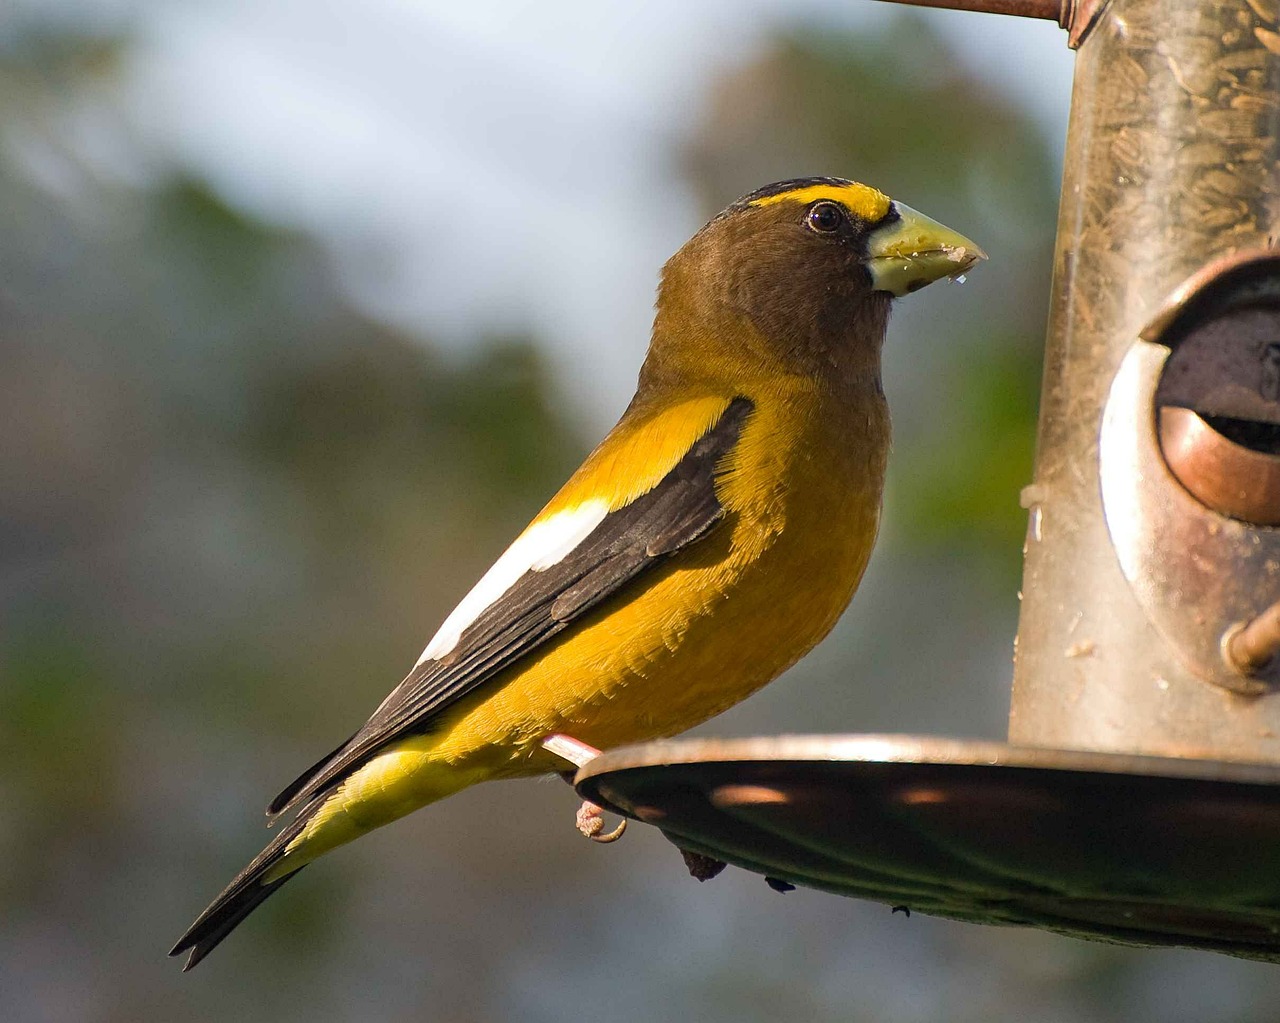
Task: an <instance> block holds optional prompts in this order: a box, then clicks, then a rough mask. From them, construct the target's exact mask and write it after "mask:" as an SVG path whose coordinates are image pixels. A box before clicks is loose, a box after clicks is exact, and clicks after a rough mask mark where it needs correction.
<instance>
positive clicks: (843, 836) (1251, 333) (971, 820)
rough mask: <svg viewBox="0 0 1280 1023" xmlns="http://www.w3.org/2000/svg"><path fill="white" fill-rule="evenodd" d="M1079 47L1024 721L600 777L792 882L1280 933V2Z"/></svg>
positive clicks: (1162, 17)
mask: <svg viewBox="0 0 1280 1023" xmlns="http://www.w3.org/2000/svg"><path fill="white" fill-rule="evenodd" d="M908 2H919V3H922V4H924V5H926V6H936V7H952V8H965V9H970V10H980V11H988V12H995V13H1004V14H1020V15H1026V16H1032V17H1048V18H1053V19H1056V20H1057V21H1058V22H1059V24H1061V25H1062V26H1063V27H1064V28H1065V29H1067V31H1068V42H1069V45H1071V46H1072V47H1074V48H1076V49H1077V55H1076V69H1075V83H1074V91H1073V98H1072V107H1071V120H1070V127H1069V130H1068V135H1067V148H1066V160H1065V167H1064V174H1063V185H1062V200H1061V206H1060V212H1059V225H1058V238H1057V247H1056V252H1055V260H1054V280H1053V297H1052V307H1051V314H1050V320H1049V328H1048V339H1047V345H1046V352H1045V372H1044V385H1043V393H1042V395H1041V412H1040V426H1039V437H1038V444H1037V452H1036V462H1035V474H1034V479H1033V482H1032V483H1031V484H1030V485H1029V486H1027V487H1026V488H1025V489H1024V490H1023V492H1022V495H1021V497H1022V503H1023V506H1024V507H1025V508H1026V509H1027V512H1028V529H1027V541H1026V552H1025V565H1024V582H1023V588H1022V589H1023V594H1024V597H1023V602H1022V609H1021V617H1020V621H1019V626H1018V636H1017V640H1016V658H1015V670H1014V678H1013V698H1012V706H1011V712H1010V718H1009V741H1008V743H994V742H974V741H965V740H951V739H940V738H925V737H911V736H892V735H882V736H857V735H852V736H828V737H822V736H814V737H794V738H789V737H778V738H760V739H744V740H733V741H723V742H718V741H708V740H686V741H670V742H661V743H650V744H646V745H642V746H634V747H629V748H625V749H619V750H615V751H612V752H609V753H606V754H604V755H602V756H600V757H598V758H596V759H594V760H592V761H591V762H589V763H588V764H586V765H585V766H584V767H583V768H582V769H581V770H580V771H579V772H578V775H577V778H576V785H577V788H578V791H579V793H580V794H582V795H583V797H584V798H586V799H589V800H592V801H593V802H596V803H598V804H600V805H602V806H604V807H606V808H608V809H611V810H614V811H617V812H618V813H621V814H623V815H625V816H627V817H631V818H635V819H637V820H641V821H646V822H648V823H651V824H654V825H656V826H657V827H659V828H661V829H662V830H663V832H664V833H665V834H666V835H667V836H668V837H669V838H671V839H672V841H674V842H675V843H676V844H677V845H678V846H680V847H681V848H682V849H684V850H686V851H688V852H689V853H691V854H696V855H700V856H702V857H707V858H709V859H707V860H705V861H697V860H696V859H695V861H694V862H705V863H711V862H713V861H725V862H728V863H732V864H735V865H737V866H740V867H743V868H745V869H747V870H753V871H757V872H759V873H761V874H764V875H765V876H766V877H769V878H771V879H776V880H777V881H782V882H787V883H789V884H797V885H805V886H809V887H813V888H818V889H822V890H825V891H830V892H836V893H839V894H842V895H851V896H856V897H859V898H866V899H872V900H876V901H880V902H884V903H887V904H889V905H891V906H895V907H907V908H910V909H911V910H914V911H921V912H926V913H934V914H938V915H941V916H947V917H953V918H957V919H962V920H970V921H976V922H985V923H999V924H1021V925H1030V926H1036V927H1042V928H1046V929H1049V930H1054V931H1059V932H1063V933H1068V934H1073V935H1076V936H1079V937H1086V938H1096V939H1102V940H1107V941H1118V942H1123V943H1130V944H1137V945H1181V946H1189V947H1194V948H1204V949H1213V950H1216V951H1220V952H1226V953H1230V954H1232V955H1238V956H1244V957H1248V958H1254V959H1263V960H1270V961H1280V869H1277V868H1278V867H1280V692H1278V687H1280V656H1277V652H1278V651H1280V249H1275V248H1272V246H1273V245H1275V243H1276V232H1277V230H1278V229H1280V169H1278V168H1280V163H1278V162H1277V161H1278V159H1280V24H1278V21H1280V4H1278V3H1277V2H1276V0H1218V2H1213V3H1210V2H1207V0H1204V2H1195V0H1109V2H1107V0H908Z"/></svg>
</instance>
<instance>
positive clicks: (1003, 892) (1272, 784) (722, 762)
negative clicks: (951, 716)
mask: <svg viewBox="0 0 1280 1023" xmlns="http://www.w3.org/2000/svg"><path fill="white" fill-rule="evenodd" d="M1277 783H1280V767H1278V766H1272V765H1264V764H1253V763H1230V762H1223V761H1212V760H1199V759H1174V758H1165V757H1148V756H1130V755H1123V754H1112V753H1094V752H1086V751H1077V750H1056V749H1044V748H1035V747H1020V746H1011V745H1006V744H1004V743H998V742H981V741H966V740H956V739H942V738H933V737H919V736H901V735H851V736H780V737H773V738H752V739H736V740H682V741H674V742H658V743H649V744H646V745H640V746H632V747H626V748H622V749H618V750H614V751H612V752H609V753H605V754H602V755H601V756H599V757H598V758H596V759H595V760H592V761H591V762H590V763H588V764H586V765H585V766H584V767H583V768H582V769H581V770H580V771H579V772H578V775H577V778H576V779H575V786H576V788H577V790H578V793H579V794H580V795H581V796H582V797H583V798H584V799H589V800H591V801H592V802H594V803H598V804H599V805H601V806H603V807H605V808H606V809H609V810H612V811H613V812H615V813H619V814H622V815H624V816H626V817H630V818H634V819H636V820H639V821H643V822H645V823H648V824H652V825H654V826H656V827H658V828H659V829H661V830H662V832H663V833H664V834H665V835H666V837H667V838H668V839H670V840H671V841H672V842H674V843H675V844H676V845H677V846H679V847H681V848H682V849H687V850H690V851H692V852H697V853H702V854H704V855H706V856H711V857H714V858H715V859H718V860H724V861H725V862H727V863H731V864H733V865H735V866H738V867H742V868H743V869H746V870H750V871H754V872H756V873H760V874H764V875H765V876H767V877H776V878H780V879H782V880H785V881H789V882H791V883H792V884H796V885H802V886H805V887H808V888H817V889H820V890H822V891H827V892H832V893H835V894H838V895H847V896H853V897H856V898H861V899H869V900H872V901H875V902H882V903H885V904H887V905H890V906H893V907H895V908H897V907H905V908H907V909H909V910H911V911H912V912H921V913H927V914H931V915H935V916H943V917H950V918H953V919H957V920H966V921H972V922H977V923H987V924H1007V925H1023V926H1034V927H1039V928H1042V929H1045V930H1051V931H1056V932H1059V933H1062V934H1068V935H1072V936H1075V937H1082V938H1090V939H1093V940H1102V941H1109V942H1116V943H1121V944H1127V945H1147V946H1152V945H1163V946H1185V947H1188V948H1199V949H1209V950H1212V951H1216V952H1224V953H1227V954H1230V955H1234V956H1240V957H1244V958H1248V959H1258V960H1264V961H1269V962H1280V787H1278V784H1277Z"/></svg>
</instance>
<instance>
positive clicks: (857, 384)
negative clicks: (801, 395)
mask: <svg viewBox="0 0 1280 1023" xmlns="http://www.w3.org/2000/svg"><path fill="white" fill-rule="evenodd" d="M666 283H667V282H664V285H665V284H666ZM888 317H889V300H888V296H887V295H878V294H877V295H873V296H871V297H870V298H869V300H868V301H866V302H863V303H860V304H859V305H858V306H857V307H855V308H853V309H852V310H850V315H848V316H847V317H844V318H842V319H840V320H838V321H837V320H834V319H833V321H832V322H827V323H815V322H793V323H773V324H770V325H769V327H770V331H769V333H767V334H766V333H765V330H764V329H762V325H760V324H759V323H757V322H756V320H755V319H753V318H752V317H751V316H750V315H749V314H747V313H744V312H741V311H738V310H735V309H733V308H731V307H729V305H728V304H726V303H723V302H719V301H716V300H714V298H709V297H708V296H707V295H705V294H704V293H703V292H702V290H701V289H690V288H685V289H674V288H673V289H668V288H666V287H665V286H664V289H663V293H661V294H660V296H659V301H658V313H657V316H656V317H655V319H654V324H653V336H652V339H651V341H650V345H649V354H648V356H647V357H646V359H645V363H644V367H643V368H642V370H641V373H640V383H641V387H642V388H646V387H648V388H655V387H664V386H674V385H675V384H676V383H677V382H678V383H679V385H680V386H681V387H687V386H690V385H693V386H694V387H697V388H699V389H704V390H705V389H711V390H713V391H716V392H724V393H726V394H729V393H744V394H748V395H750V394H751V393H760V392H769V393H779V394H791V393H795V392H816V393H820V394H824V395H826V396H828V397H829V398H830V399H832V400H833V401H835V402H837V403H839V402H849V401H858V400H859V399H862V398H864V397H867V396H875V395H882V394H883V391H882V388H881V382H880V350H881V343H882V341H883V338H884V333H885V328H886V325H887V322H888Z"/></svg>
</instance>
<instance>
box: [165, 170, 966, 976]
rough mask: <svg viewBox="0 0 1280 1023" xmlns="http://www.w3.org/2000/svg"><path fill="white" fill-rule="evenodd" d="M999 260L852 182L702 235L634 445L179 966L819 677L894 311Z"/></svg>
mask: <svg viewBox="0 0 1280 1023" xmlns="http://www.w3.org/2000/svg"><path fill="white" fill-rule="evenodd" d="M982 258H984V254H983V252H982V250H981V249H979V248H978V247H977V246H976V245H975V244H974V243H973V242H971V241H969V240H968V239H967V238H964V237H962V236H961V235H959V234H956V233H955V232H953V231H951V230H948V229H947V228H945V227H943V226H942V225H941V224H938V223H936V222H934V221H932V220H929V219H928V218H927V217H924V216H922V215H921V214H919V213H917V212H915V211H914V210H912V209H910V208H909V207H907V206H903V205H901V204H900V203H896V202H893V201H891V200H890V199H889V198H888V196H886V195H884V194H883V193H881V192H879V191H877V190H876V189H874V188H870V187H868V186H866V185H860V184H857V183H855V182H851V181H846V180H844V179H841V178H804V179H797V180H792V181H782V182H778V183H776V184H772V185H767V186H765V187H764V188H761V189H759V190H757V191H755V192H752V193H751V194H750V195H747V196H745V197H743V198H742V199H740V200H739V201H738V202H735V203H734V204H733V205H732V206H729V207H728V208H727V209H726V210H724V211H723V212H722V213H720V214H719V215H718V216H717V217H715V219H713V220H712V221H711V222H710V223H708V224H707V225H706V226H705V227H703V228H702V229H701V230H700V231H699V232H698V233H697V234H696V235H694V236H693V238H692V239H691V240H690V241H689V242H688V243H686V244H685V246H684V247H683V248H681V249H680V251H679V252H677V253H676V254H675V255H674V256H673V257H672V258H671V259H670V260H669V261H668V262H667V264H666V266H665V267H664V268H663V271H662V279H661V284H660V286H659V289H658V301H657V314H656V317H655V320H654V324H653V335H652V339H651V341H650V344H649V352H648V355H647V356H646V358H645V362H644V365H643V367H642V368H641V370H640V380H639V385H638V387H637V390H636V394H635V397H634V398H633V399H632V401H631V404H630V405H629V406H628V408H627V410H626V412H625V413H624V414H623V416H622V419H621V420H620V421H619V422H618V424H617V426H615V427H614V428H613V430H612V431H611V432H610V433H609V435H608V436H607V437H605V439H604V440H603V442H601V444H600V446H599V447H597V448H596V449H595V451H593V452H592V453H591V455H590V456H588V458H587V460H586V461H585V462H584V463H583V465H582V467H581V468H580V469H578V471H577V472H575V473H574V474H573V476H572V477H571V478H570V479H569V481H568V483H566V484H565V485H564V487H563V489H561V491H560V492H559V493H558V494H556V496H555V497H553V498H552V499H551V502H550V503H549V504H548V505H547V506H546V507H545V508H544V509H543V510H542V511H541V512H540V513H539V515H538V516H537V518H535V519H534V520H533V522H532V523H531V524H530V525H529V527H528V528H527V529H526V530H525V531H524V532H523V533H521V534H520V536H519V537H517V538H516V540H515V542H514V543H513V544H512V545H511V546H510V547H509V548H508V549H507V551H506V552H505V553H504V554H503V555H502V556H501V557H500V558H498V560H497V562H495V564H494V565H493V567H492V568H491V569H489V571H488V572H487V573H486V574H485V576H484V577H483V578H482V579H481V580H480V582H479V583H477V584H476V586H475V588H474V589H472V590H471V592H470V593H468V594H467V595H466V596H465V597H464V598H463V599H462V602H461V603H460V604H458V606H457V608H456V609H455V610H454V611H453V613H452V614H450V615H449V616H448V618H446V619H445V621H444V624H443V625H441V627H440V630H439V631H438V632H437V633H436V634H435V636H434V637H433V638H432V639H431V641H430V642H429V643H428V644H427V647H426V649H425V650H424V651H423V652H422V656H421V657H420V658H419V659H418V662H417V664H415V665H414V667H413V670H412V671H410V672H409V674H408V676H407V677H406V678H405V679H404V681H403V682H401V683H400V685H399V686H397V687H396V689H395V690H394V691H393V692H392V693H391V695H389V696H388V697H387V698H386V699H385V700H383V702H382V704H381V705H380V706H379V707H378V708H377V710H375V711H374V713H373V716H372V717H371V718H369V720H368V721H367V722H365V724H364V725H362V726H361V727H360V729H359V730H358V731H357V732H356V733H355V734H354V735H353V736H352V737H351V738H350V739H349V740H347V741H346V742H344V743H343V744H342V745H341V746H339V747H338V748H337V749H336V750H334V751H333V752H332V753H330V754H329V755H328V756H326V757H324V758H322V759H321V760H320V761H318V762H317V763H316V764H315V765H314V766H313V767H311V768H310V769H309V770H307V771H306V772H305V773H304V774H303V775H302V776H301V777H299V778H298V779H297V780H296V781H295V782H294V783H293V784H292V785H290V786H289V787H288V788H287V789H285V790H284V792H282V793H281V794H280V795H279V796H277V797H276V798H275V800H273V801H272V803H271V805H270V807H269V808H268V813H269V814H272V815H274V814H279V813H283V812H285V811H286V810H289V809H291V808H293V807H300V808H301V809H299V810H298V812H297V815H296V816H295V817H294V818H293V820H292V821H291V822H290V823H289V824H288V825H287V826H286V827H284V828H283V829H282V831H281V832H280V833H279V834H278V835H277V836H276V837H275V838H274V839H273V840H272V841H271V842H270V843H269V844H268V845H267V847H266V848H265V849H264V850H263V851H262V852H261V853H260V854H259V855H258V856H257V858H256V859H254V860H253V862H252V863H250V864H249V865H248V866H247V867H246V868H245V869H244V870H243V871H241V872H240V874H239V875H238V876H237V877H236V878H235V879H234V880H233V881H232V882H231V884H230V885H228V886H227V888H226V890H225V891H223V892H222V894H221V895H219V896H218V897H217V899H215V900H214V902H213V904H212V905H211V906H209V908H208V909H206V910H205V911H204V912H203V913H202V914H200V917H199V918H198V919H197V920H196V921H195V923H193V924H192V925H191V927H190V929H189V930H188V931H187V932H186V934H184V935H183V936H182V937H181V939H179V941H178V943H177V945H175V946H174V948H173V951H172V952H171V953H170V954H171V955H179V954H181V953H182V952H185V951H188V950H190V956H189V957H188V959H187V963H186V967H185V968H186V969H190V968H191V967H192V966H194V965H195V964H196V963H197V962H199V961H200V960H201V959H203V958H204V956H206V955H207V954H208V953H209V952H210V950H212V949H213V948H214V947H215V946H216V945H217V944H218V943H219V942H220V941H222V939H223V938H225V937H226V936H227V934H228V933H230V932H231V930H232V929H233V928H235V927H236V925H237V924H239V923H240V921H241V920H243V919H244V918H245V917H246V916H247V915H248V914H249V913H250V912H251V911H252V910H253V909H254V908H255V907H256V906H257V905H258V904H259V903H260V902H262V900H263V899H265V898H266V897H267V896H269V895H270V894H271V893H272V892H274V891H275V890H276V889H277V888H279V887H280V886H281V885H282V884H284V883H285V882H286V881H287V880H289V879H290V878H291V877H293V876H294V875H295V874H296V873H297V872H298V870H299V869H300V868H301V867H303V866H305V865H306V864H307V863H310V862H311V861H312V860H314V859H315V858H316V857H317V856H320V855H321V854H323V853H326V852H328V851H329V850H330V849H333V848H335V847H336V846H339V845H342V844H344V843H346V842H350V841H351V840H352V839H355V838H359V837H360V836H361V835H363V834H365V833H367V832H369V831H371V830H373V829H374V828H377V827H381V826H382V825H384V824H389V823H390V822H391V821H394V820H396V819H397V818H398V817H402V816H404V815H405V814H407V813H409V812H410V811H412V810H416V809H417V808H418V807H421V806H425V805H426V804H428V803H432V802H435V801H436V800H437V799H442V798H444V797H445V796H449V795H452V794H453V793H455V792H457V791H459V790H460V789H464V788H466V787H467V786H469V785H474V784H476V783H477V782H481V781H490V780H492V779H497V778H513V777H519V776H526V775H535V774H543V773H548V772H553V771H564V770H565V769H566V768H568V767H570V766H571V764H569V763H568V762H567V761H568V758H564V757H562V755H561V754H562V753H563V752H565V751H566V750H570V751H571V750H572V749H574V748H577V749H582V748H590V747H598V748H608V747H611V746H617V745H619V744H622V743H630V742H640V741H644V740H648V739H655V738H660V737H664V736H670V735H674V734H676V733H678V732H681V731H683V730H685V729H687V728H690V727H692V726H693V725H696V724H698V723H700V722H702V721H705V720H706V719H707V718H710V717H712V716H713V715H715V714H718V713H719V712H720V711H722V710H725V709H726V708H728V707H730V706H732V705H733V704H735V703H737V702H738V701H739V700H742V699H744V698H745V697H747V696H748V695H750V694H751V693H753V692H755V690H757V689H758V688H760V687H761V686H763V685H764V684H765V683H766V682H769V681H770V680H771V679H773V678H775V677H776V676H777V675H778V674H779V673H781V672H782V671H783V670H784V669H786V668H787V667H789V666H790V665H791V664H793V663H795V661H797V660H798V659H799V658H800V657H802V656H803V655H804V654H805V653H807V652H808V651H809V650H810V648H812V647H813V645H814V644H815V643H817V642H818V641H819V640H821V639H822V637H823V636H825V635H826V634H827V632H828V631H829V630H830V629H831V627H832V626H833V625H834V624H835V622H836V620H837V619H838V618H839V617H840V614H841V613H842V612H843V611H844V609H845V606H846V605H847V604H848V603H849V600H850V598H851V597H852V596H853V592H854V590H855V589H856V588H857V586H858V582H859V580H860V579H861V578H862V572H863V569H864V568H865V567H866V564H867V559H868V557H869V556H870V554H871V548H872V545H873V544H874V542H875V536H876V529H877V524H878V521H879V516H880V499H881V490H882V487H883V481H884V471H885V460H886V458H887V455H888V451H889V415H888V409H887V406H886V404H885V398H884V392H883V390H882V389H881V385H880V348H881V344H882V342H883V340H884V334H885V326H886V323H887V321H888V316H889V304H890V300H891V299H892V298H893V297H895V296H901V295H905V294H907V293H908V292H911V291H915V290H916V289H918V288H922V287H924V286H925V285H927V284H929V283H930V282H931V281H935V280H938V279H939V278H942V277H954V276H956V275H958V274H960V273H962V272H964V271H965V270H967V269H968V268H969V267H970V266H971V265H973V264H974V263H975V262H976V261H977V260H979V259H982ZM555 750H558V751H560V752H559V753H557V752H553V751H555ZM571 757H572V753H570V758H571Z"/></svg>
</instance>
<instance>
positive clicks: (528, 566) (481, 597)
mask: <svg viewBox="0 0 1280 1023" xmlns="http://www.w3.org/2000/svg"><path fill="white" fill-rule="evenodd" d="M608 514H609V502H608V501H605V500H602V499H599V498H597V499H595V500H591V501H584V502H583V503H582V504H580V505H578V507H576V508H572V509H569V510H566V511H562V512H556V514H554V515H552V516H550V517H549V518H545V519H543V520H542V521H541V522H535V523H534V524H533V525H531V526H530V527H529V528H528V529H526V530H525V531H524V532H523V533H521V534H520V535H519V536H518V537H516V541H515V543H513V544H512V545H511V546H510V547H508V548H507V549H506V550H505V551H504V552H503V554H502V557H500V558H499V559H498V560H497V561H495V562H494V563H493V567H492V568H490V569H489V571H487V572H486V573H485V574H484V577H483V578H482V579H481V580H480V581H479V582H478V583H476V584H475V586H474V587H473V588H472V590H471V592H470V593H468V594H467V595H466V596H465V597H463V598H462V602H461V603H460V604H459V605H458V606H457V607H455V608H454V609H453V612H452V613H451V614H450V615H449V617H448V618H446V619H445V620H444V624H443V625H441V626H440V631H439V632H437V633H436V634H435V635H434V636H433V637H432V638H431V642H430V643H428V644H427V648H426V649H425V650H423V651H422V656H421V657H419V658H418V664H421V663H422V662H423V661H428V660H439V659H440V658H441V657H445V656H446V655H448V653H449V652H450V651H451V650H453V648H454V647H456V646H457V645H458V640H460V639H461V638H462V634H463V632H465V631H466V629H467V626H469V625H470V624H471V623H472V622H474V621H475V620H476V619H477V618H479V617H480V616H481V615H482V614H484V612H485V610H486V609H487V608H488V607H489V606H490V605H491V604H493V603H494V602H495V601H497V600H498V599H500V598H501V597H502V596H503V595H504V594H505V593H506V592H507V590H509V589H511V587H512V586H514V585H515V583H516V580H517V579H519V578H520V577H521V576H522V575H524V574H525V573H526V572H529V571H533V572H542V571H544V570H545V569H548V568H550V567H551V566H552V565H557V564H559V563H560V562H561V561H562V560H564V558H565V557H566V556H567V555H568V554H569V552H570V551H572V550H573V549H574V548H575V547H577V546H578V544H580V543H582V541H583V540H585V539H586V538H587V537H588V536H590V535H591V531H592V530H594V529H595V528H596V526H598V525H600V523H601V522H603V521H604V517H605V516H606V515H608ZM418 664H415V665H414V667H415V668H416V667H417V666H418Z"/></svg>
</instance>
